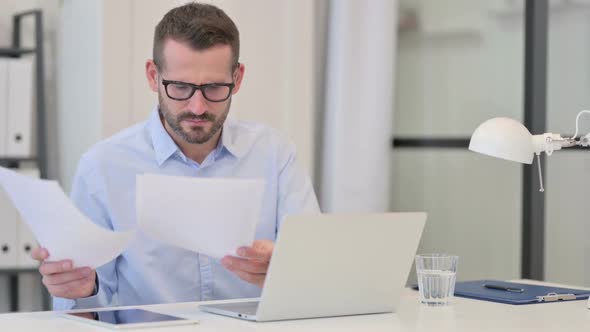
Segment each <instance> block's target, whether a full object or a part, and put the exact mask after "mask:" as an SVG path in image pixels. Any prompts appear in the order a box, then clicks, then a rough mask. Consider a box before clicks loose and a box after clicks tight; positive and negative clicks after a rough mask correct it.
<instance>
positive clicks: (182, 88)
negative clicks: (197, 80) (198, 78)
mask: <svg viewBox="0 0 590 332" xmlns="http://www.w3.org/2000/svg"><path fill="white" fill-rule="evenodd" d="M172 88H173V89H174V90H177V91H186V90H190V89H191V87H190V86H188V85H184V84H173V85H172Z"/></svg>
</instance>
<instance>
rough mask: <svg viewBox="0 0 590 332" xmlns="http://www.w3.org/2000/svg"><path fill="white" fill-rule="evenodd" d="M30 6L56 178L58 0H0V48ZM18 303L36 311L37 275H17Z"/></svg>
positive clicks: (3, 291)
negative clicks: (38, 16)
mask: <svg viewBox="0 0 590 332" xmlns="http://www.w3.org/2000/svg"><path fill="white" fill-rule="evenodd" d="M30 9H41V10H43V19H44V22H43V23H44V31H43V38H44V40H45V43H44V45H43V47H44V51H45V64H46V66H45V96H46V102H47V104H46V112H47V117H46V119H47V123H46V126H47V136H48V137H47V146H46V148H47V155H48V163H49V164H48V174H49V177H50V178H56V177H57V174H58V173H59V172H58V169H59V158H58V151H59V146H58V139H57V134H58V130H57V123H58V121H57V101H56V94H57V92H56V90H57V89H56V85H57V84H56V82H57V73H56V61H57V56H56V52H57V47H56V43H57V22H58V12H59V1H58V0H4V1H1V2H0V13H1V14H0V47H9V46H10V44H11V38H12V15H13V14H14V13H17V12H21V11H26V10H30ZM22 38H23V39H22V40H21V42H22V43H23V45H24V46H32V45H33V44H34V24H33V22H32V20H30V21H29V20H25V21H23V31H22ZM19 283H20V287H19V292H20V304H21V308H22V310H24V311H30V310H40V309H41V308H42V304H41V284H40V278H39V277H38V276H37V275H22V276H20V277H19ZM8 295H9V289H8V278H7V277H5V276H0V313H1V312H6V311H8V310H9V296H8Z"/></svg>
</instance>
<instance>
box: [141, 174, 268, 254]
mask: <svg viewBox="0 0 590 332" xmlns="http://www.w3.org/2000/svg"><path fill="white" fill-rule="evenodd" d="M263 192H264V181H263V180H261V179H219V178H192V177H179V176H167V175H154V174H146V175H139V176H138V177H137V220H138V223H139V228H140V229H141V230H142V231H144V232H145V233H146V234H148V235H149V236H151V237H153V238H154V239H157V240H159V241H162V242H164V243H167V244H170V245H175V246H179V247H182V248H185V249H189V250H192V251H195V252H198V253H201V254H205V255H208V256H211V257H214V258H221V257H223V256H225V255H235V254H236V250H237V249H238V247H240V246H249V245H252V242H253V241H254V236H255V233H256V225H257V224H258V221H259V220H260V212H261V207H262V195H263Z"/></svg>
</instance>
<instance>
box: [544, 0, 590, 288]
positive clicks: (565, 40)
mask: <svg viewBox="0 0 590 332" xmlns="http://www.w3.org/2000/svg"><path fill="white" fill-rule="evenodd" d="M589 32H590V3H588V2H587V1H585V2H584V1H560V2H557V3H556V4H555V5H554V6H553V7H551V8H550V11H549V41H548V70H547V79H548V82H547V92H548V93H547V129H548V131H550V132H554V133H560V134H562V135H573V133H574V131H575V120H576V115H577V114H578V112H579V111H580V110H583V109H586V110H587V109H590V93H588V91H590V75H588V73H589V72H590V42H589V39H588V33H589ZM579 130H580V133H582V135H585V134H587V133H588V132H590V115H588V114H585V115H582V117H581V118H580V128H579ZM589 152H590V151H588V150H579V151H558V152H556V153H554V154H553V155H552V156H550V157H548V158H546V163H545V165H546V169H545V170H544V172H545V173H544V174H545V182H546V183H545V199H546V201H545V204H546V206H545V212H546V215H545V219H546V229H545V243H546V248H545V275H546V278H547V280H551V281H555V282H559V283H567V284H575V285H581V286H586V287H589V286H590V241H588V234H590V233H589V231H590V220H589V218H588V208H587V204H586V201H587V200H586V197H588V196H590V154H589Z"/></svg>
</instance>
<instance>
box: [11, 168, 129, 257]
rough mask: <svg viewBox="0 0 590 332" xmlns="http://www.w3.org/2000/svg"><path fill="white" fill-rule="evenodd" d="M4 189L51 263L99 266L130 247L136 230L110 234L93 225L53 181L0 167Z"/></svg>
mask: <svg viewBox="0 0 590 332" xmlns="http://www.w3.org/2000/svg"><path fill="white" fill-rule="evenodd" d="M0 186H2V187H3V188H4V190H5V191H6V193H7V194H8V196H9V197H10V199H11V200H12V202H13V203H14V205H15V206H16V208H17V210H18V212H19V213H20V215H21V217H22V218H23V219H24V221H25V222H26V223H27V225H28V226H29V228H30V229H31V231H32V232H33V234H34V235H35V238H36V239H37V241H38V242H39V244H40V245H41V246H42V247H45V248H47V250H48V251H49V254H50V257H49V260H50V261H57V260H62V259H71V260H72V261H73V263H74V266H76V267H81V266H90V267H92V268H96V267H99V266H101V265H103V264H106V263H108V262H109V261H111V260H113V259H114V258H115V257H117V256H118V255H119V254H121V252H123V250H124V249H125V248H126V247H127V246H128V245H129V242H130V241H131V239H132V238H133V237H134V236H135V231H130V232H113V231H110V230H107V229H104V228H101V227H99V226H97V225H96V224H94V223H92V222H91V221H90V220H89V219H88V218H87V217H86V216H85V215H83V214H82V213H81V212H80V210H78V209H77V208H76V207H75V206H74V204H73V203H72V201H71V200H70V199H69V198H68V197H67V196H66V194H65V193H64V192H63V190H62V189H61V188H60V186H59V184H58V183H57V182H56V181H49V180H40V179H35V178H31V177H27V176H24V175H20V174H18V173H16V172H13V171H11V170H9V169H6V168H3V167H0Z"/></svg>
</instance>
